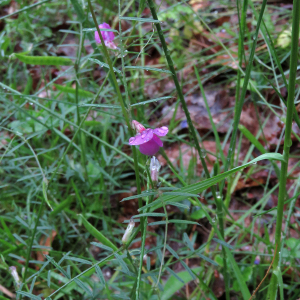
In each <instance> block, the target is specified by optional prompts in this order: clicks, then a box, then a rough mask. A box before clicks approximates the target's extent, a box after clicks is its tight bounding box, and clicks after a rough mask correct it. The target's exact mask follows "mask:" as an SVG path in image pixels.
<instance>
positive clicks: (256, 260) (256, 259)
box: [254, 255, 260, 265]
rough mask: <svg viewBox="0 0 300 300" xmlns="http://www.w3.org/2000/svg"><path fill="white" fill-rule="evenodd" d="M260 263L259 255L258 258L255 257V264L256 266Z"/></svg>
mask: <svg viewBox="0 0 300 300" xmlns="http://www.w3.org/2000/svg"><path fill="white" fill-rule="evenodd" d="M259 263H260V257H259V256H258V255H257V256H256V257H255V260H254V264H255V265H259Z"/></svg>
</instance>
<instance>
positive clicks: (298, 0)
mask: <svg viewBox="0 0 300 300" xmlns="http://www.w3.org/2000/svg"><path fill="white" fill-rule="evenodd" d="M299 20H300V0H294V3H293V21H292V45H291V57H290V73H289V75H290V76H289V85H288V99H287V111H286V122H285V137H284V145H283V157H284V160H285V161H282V162H281V170H280V181H279V193H278V206H277V220H276V231H275V247H277V249H280V248H281V232H282V217H283V206H284V199H285V196H286V179H287V171H288V161H289V154H290V147H291V145H292V140H291V133H292V122H293V111H294V97H295V85H296V75H297V60H298V43H299ZM279 258H280V251H276V254H275V259H274V263H273V273H272V278H271V283H270V287H269V299H270V300H275V299H276V296H277V282H278V279H277V276H276V274H275V273H274V272H275V271H276V270H277V268H278V267H279V268H280V265H279Z"/></svg>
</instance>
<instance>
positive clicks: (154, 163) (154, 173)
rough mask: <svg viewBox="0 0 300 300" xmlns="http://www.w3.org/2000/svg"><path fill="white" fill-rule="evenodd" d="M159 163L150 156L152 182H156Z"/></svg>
mask: <svg viewBox="0 0 300 300" xmlns="http://www.w3.org/2000/svg"><path fill="white" fill-rule="evenodd" d="M160 167H161V166H160V163H159V161H158V159H157V158H156V157H155V156H152V158H151V161H150V176H151V179H152V182H157V181H158V174H159V170H160Z"/></svg>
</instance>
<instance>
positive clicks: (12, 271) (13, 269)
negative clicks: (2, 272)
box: [9, 266, 21, 287]
mask: <svg viewBox="0 0 300 300" xmlns="http://www.w3.org/2000/svg"><path fill="white" fill-rule="evenodd" d="M9 272H10V274H11V276H12V277H13V278H14V281H15V284H16V286H17V287H19V286H20V284H21V280H20V278H19V275H18V272H17V268H16V267H15V266H12V267H9Z"/></svg>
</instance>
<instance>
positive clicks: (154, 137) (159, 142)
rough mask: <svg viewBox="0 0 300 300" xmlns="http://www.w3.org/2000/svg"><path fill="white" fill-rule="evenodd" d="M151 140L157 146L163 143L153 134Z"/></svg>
mask: <svg viewBox="0 0 300 300" xmlns="http://www.w3.org/2000/svg"><path fill="white" fill-rule="evenodd" d="M152 140H153V141H154V142H155V143H156V144H157V145H158V146H159V147H162V146H163V145H164V144H163V142H162V140H161V139H160V138H159V137H158V136H157V135H155V134H153V138H152Z"/></svg>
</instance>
